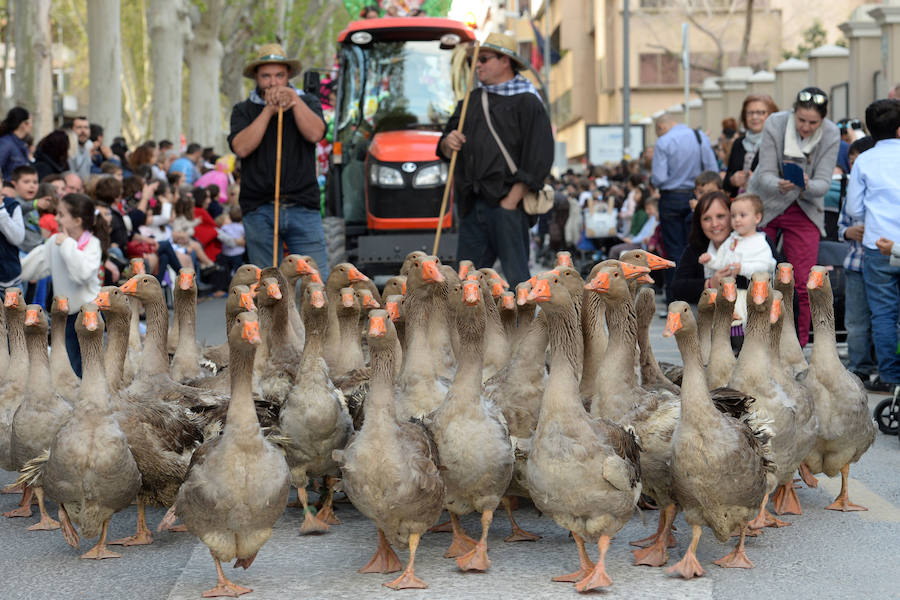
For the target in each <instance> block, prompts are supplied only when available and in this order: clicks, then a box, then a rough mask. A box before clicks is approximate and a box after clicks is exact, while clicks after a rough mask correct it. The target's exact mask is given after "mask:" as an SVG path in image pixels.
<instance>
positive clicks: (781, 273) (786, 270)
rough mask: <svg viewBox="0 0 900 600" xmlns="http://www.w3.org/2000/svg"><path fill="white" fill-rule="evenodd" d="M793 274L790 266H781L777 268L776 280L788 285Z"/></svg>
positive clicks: (792, 268)
mask: <svg viewBox="0 0 900 600" xmlns="http://www.w3.org/2000/svg"><path fill="white" fill-rule="evenodd" d="M793 274H794V267H793V266H791V265H782V266H780V267H778V280H779V281H781V283H785V284H787V283H790V282H791V277H792V276H793Z"/></svg>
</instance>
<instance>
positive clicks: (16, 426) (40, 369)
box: [4, 300, 77, 531]
mask: <svg viewBox="0 0 900 600" xmlns="http://www.w3.org/2000/svg"><path fill="white" fill-rule="evenodd" d="M54 304H57V303H56V301H55V300H54ZM67 313H68V311H67ZM58 318H59V317H57V319H58ZM64 323H65V322H64ZM48 328H49V324H48V323H47V315H46V313H45V312H44V309H43V308H41V306H40V305H38V304H29V305H28V306H27V307H26V309H25V340H26V344H27V346H28V385H27V386H26V388H25V394H24V396H23V399H22V403H21V404H20V405H19V407H18V408H17V409H16V412H15V414H14V415H13V421H12V432H11V437H10V451H11V453H12V459H13V464H14V465H15V467H16V470H17V471H21V470H22V469H23V468H24V467H25V464H26V463H27V462H28V461H30V460H32V459H33V458H36V457H37V456H39V455H40V454H41V453H42V452H44V451H45V450H46V449H47V448H49V447H50V444H51V443H52V442H53V436H54V435H56V432H57V431H58V430H59V428H60V426H62V424H63V423H65V421H66V420H67V419H68V418H69V415H70V414H71V412H72V405H71V404H70V403H69V401H68V400H67V399H66V398H65V397H63V396H62V395H61V394H60V393H59V392H56V391H54V383H55V382H54V380H53V378H52V377H51V374H50V373H51V369H50V360H49V358H48V356H47V329H48ZM57 347H59V346H57ZM62 348H63V351H65V346H62ZM67 360H68V359H67ZM76 398H77V396H76ZM29 489H31V490H32V491H33V492H34V495H35V496H36V497H37V501H38V509H39V510H40V514H41V520H40V522H38V523H36V524H34V525H32V526H31V527H29V528H28V530H29V531H35V530H50V529H59V523H58V522H56V521H54V520H53V519H51V518H50V516H49V515H48V514H47V509H46V508H45V506H44V491H43V488H42V487H41V484H40V482H39V481H37V482H34V483H33V484H32V485H31V486H30V487H29ZM4 516H7V517H11V516H22V517H29V516H31V501H30V499H29V500H28V501H27V502H26V503H25V504H24V505H23V506H20V507H19V508H18V509H16V510H14V511H11V512H8V513H5V515H4Z"/></svg>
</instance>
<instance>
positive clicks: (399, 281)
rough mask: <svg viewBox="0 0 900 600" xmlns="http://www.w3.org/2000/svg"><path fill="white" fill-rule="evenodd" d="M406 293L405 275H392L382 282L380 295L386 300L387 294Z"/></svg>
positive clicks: (402, 294) (403, 294) (401, 294)
mask: <svg viewBox="0 0 900 600" xmlns="http://www.w3.org/2000/svg"><path fill="white" fill-rule="evenodd" d="M395 295H400V296H405V295H406V275H394V276H393V277H391V278H390V279H388V280H387V282H385V284H384V289H383V290H382V292H381V297H382V298H384V300H385V302H387V297H388V296H395Z"/></svg>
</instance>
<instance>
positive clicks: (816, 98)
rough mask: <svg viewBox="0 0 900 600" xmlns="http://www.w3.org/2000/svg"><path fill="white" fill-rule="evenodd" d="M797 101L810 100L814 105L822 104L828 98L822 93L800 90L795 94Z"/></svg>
mask: <svg viewBox="0 0 900 600" xmlns="http://www.w3.org/2000/svg"><path fill="white" fill-rule="evenodd" d="M797 102H812V103H813V104H815V105H816V106H822V105H823V104H825V103H827V102H828V98H827V97H826V96H825V95H823V94H814V93H812V92H800V93H799V94H797Z"/></svg>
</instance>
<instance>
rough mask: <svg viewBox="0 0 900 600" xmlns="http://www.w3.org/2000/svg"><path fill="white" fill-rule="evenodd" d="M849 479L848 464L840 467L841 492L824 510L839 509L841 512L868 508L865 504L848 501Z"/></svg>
mask: <svg viewBox="0 0 900 600" xmlns="http://www.w3.org/2000/svg"><path fill="white" fill-rule="evenodd" d="M849 479H850V465H849V464H848V465H844V466H843V467H841V493H840V494H838V497H837V498H835V499H834V502H832V503H831V504H829V505H828V506H826V507H825V509H826V510H839V511H842V512H850V511H857V510H869V509H868V508H866V507H865V506H860V505H859V504H853V503H852V502H850V491H849V485H848V483H849Z"/></svg>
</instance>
